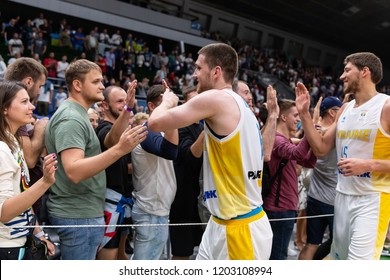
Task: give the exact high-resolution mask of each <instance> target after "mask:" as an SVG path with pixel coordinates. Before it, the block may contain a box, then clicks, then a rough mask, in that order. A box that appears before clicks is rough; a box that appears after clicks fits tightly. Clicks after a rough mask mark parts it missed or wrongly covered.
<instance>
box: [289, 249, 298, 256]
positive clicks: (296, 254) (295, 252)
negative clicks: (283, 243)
mask: <svg viewBox="0 0 390 280" xmlns="http://www.w3.org/2000/svg"><path fill="white" fill-rule="evenodd" d="M287 255H288V256H290V257H296V256H298V252H297V251H295V250H294V249H291V248H290V247H289V248H288V251H287Z"/></svg>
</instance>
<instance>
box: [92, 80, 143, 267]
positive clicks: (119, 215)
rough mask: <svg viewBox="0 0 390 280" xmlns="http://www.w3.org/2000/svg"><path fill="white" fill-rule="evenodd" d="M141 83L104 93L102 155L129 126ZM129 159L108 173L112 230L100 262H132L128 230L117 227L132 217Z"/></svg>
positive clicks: (106, 210) (99, 129)
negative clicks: (126, 252)
mask: <svg viewBox="0 0 390 280" xmlns="http://www.w3.org/2000/svg"><path fill="white" fill-rule="evenodd" d="M136 87H137V81H133V82H132V83H131V84H130V85H129V86H128V91H127V94H126V92H125V91H124V90H123V89H122V88H120V87H117V86H109V87H108V88H106V89H105V90H104V91H103V96H104V100H103V101H102V106H103V108H104V113H105V114H104V119H103V120H101V121H100V122H99V125H98V127H97V128H96V130H95V131H96V134H97V136H98V138H99V142H100V147H101V149H102V151H106V150H107V149H109V148H111V147H112V146H113V145H114V144H115V143H116V142H117V141H118V139H117V138H118V136H120V135H121V134H122V132H123V131H124V130H125V129H126V128H127V127H128V126H129V124H130V123H129V121H130V120H131V119H132V118H133V116H134V114H133V112H132V108H133V107H134V103H135V89H136ZM127 158H128V155H124V156H122V157H121V158H120V159H118V160H117V161H116V162H114V163H113V164H112V165H110V166H109V167H107V169H106V178H107V191H106V201H105V206H104V218H105V222H106V224H107V225H108V224H109V225H111V226H110V227H106V228H105V230H104V239H103V243H102V244H101V245H100V247H99V249H100V251H99V253H98V254H97V259H99V260H121V259H122V260H123V259H128V257H127V256H126V254H125V244H126V243H125V241H126V239H127V235H128V228H126V227H115V226H113V225H115V224H122V223H123V222H124V218H129V217H130V211H131V208H130V207H131V205H132V200H131V190H130V189H129V188H128V186H127V176H128V173H129V168H128V162H127Z"/></svg>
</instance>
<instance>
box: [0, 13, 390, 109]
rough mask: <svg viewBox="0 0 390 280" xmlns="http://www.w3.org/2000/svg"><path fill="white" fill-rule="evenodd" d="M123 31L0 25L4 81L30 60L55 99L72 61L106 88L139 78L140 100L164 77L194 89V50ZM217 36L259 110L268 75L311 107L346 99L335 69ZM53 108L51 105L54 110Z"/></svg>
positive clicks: (53, 23)
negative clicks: (11, 68)
mask: <svg viewBox="0 0 390 280" xmlns="http://www.w3.org/2000/svg"><path fill="white" fill-rule="evenodd" d="M3 18H4V15H3ZM122 33H124V32H123V31H121V30H120V29H117V30H115V31H114V32H113V33H112V34H110V31H109V29H108V28H107V27H105V26H104V25H102V24H99V25H96V26H94V27H93V28H92V29H91V30H84V28H83V27H81V26H78V27H75V26H72V25H71V22H68V20H67V19H66V18H62V19H60V20H56V19H48V18H46V17H45V14H44V13H43V12H41V13H39V14H38V15H37V16H36V18H30V19H26V20H22V19H21V17H20V16H13V17H12V18H9V19H7V20H3V21H2V22H1V37H2V38H3V40H4V45H5V46H6V48H5V49H3V50H4V51H3V50H2V52H3V53H2V55H3V56H2V57H3V58H4V59H2V58H0V61H1V62H2V60H4V63H1V62H0V63H1V67H0V78H1V75H2V73H3V72H4V71H5V70H4V69H3V68H4V67H5V66H6V65H7V64H9V63H12V61H14V60H15V59H16V58H18V57H20V56H31V57H33V58H35V59H37V60H38V61H41V62H42V63H43V64H44V66H45V67H46V68H47V69H48V72H49V78H50V79H51V80H52V82H53V84H54V86H55V93H54V96H53V98H54V97H55V95H56V93H57V89H58V87H59V86H63V85H64V73H65V69H66V67H67V66H68V65H69V63H70V62H71V61H74V60H77V59H78V58H87V59H89V60H91V61H94V62H96V63H97V64H98V65H99V66H100V67H101V69H102V71H103V75H104V76H105V77H104V80H105V81H106V82H105V85H106V86H107V85H113V84H115V85H118V86H121V87H123V88H124V89H126V85H127V84H128V82H131V81H133V80H138V81H139V86H138V88H137V96H138V97H139V98H140V99H142V100H143V99H144V97H145V96H146V91H147V89H148V88H149V87H150V86H152V85H154V84H160V83H161V81H162V80H163V79H165V80H166V81H167V82H168V84H169V86H170V87H171V88H172V89H173V90H174V92H175V93H176V94H178V95H179V96H181V94H182V89H183V88H184V87H187V86H192V85H194V80H193V78H192V74H193V73H194V71H195V64H194V59H193V54H192V53H191V52H185V51H184V50H181V48H180V46H179V44H177V45H176V46H175V47H171V46H170V47H168V46H167V45H166V44H165V43H164V41H163V40H162V39H161V38H156V39H155V40H154V41H153V42H149V41H147V40H145V39H144V38H143V37H142V36H134V33H133V32H132V31H131V30H127V33H126V34H122ZM214 33H215V34H214ZM214 33H212V34H210V36H209V37H210V38H213V39H215V40H221V41H224V42H226V43H229V44H231V45H232V46H233V47H234V48H235V49H236V50H237V53H238V55H239V77H237V78H238V79H240V80H243V81H245V82H247V83H248V86H249V88H250V90H251V92H252V94H253V100H254V105H255V106H256V107H257V108H260V107H261V105H262V103H263V102H264V101H265V100H266V96H265V88H264V84H262V83H261V77H262V75H263V74H264V73H267V74H271V75H274V76H275V77H277V78H278V79H279V80H280V81H283V82H284V83H285V84H287V85H288V86H289V87H290V89H291V91H293V90H294V88H295V86H296V84H297V82H302V83H304V84H305V85H307V86H308V89H309V91H310V95H311V97H312V104H313V106H314V104H316V102H317V101H318V99H319V97H320V96H322V97H323V98H325V97H327V96H336V97H338V98H339V99H341V100H343V97H344V96H343V85H342V82H341V81H340V80H339V79H338V73H336V72H334V71H333V70H332V69H331V68H329V67H328V68H327V69H323V68H321V67H319V66H311V65H307V64H306V63H305V61H304V59H302V58H299V57H293V56H289V55H288V54H286V53H282V52H281V51H279V50H274V49H268V48H260V47H256V46H254V45H252V44H249V43H247V42H246V41H244V40H240V39H238V38H233V39H227V38H226V36H225V35H224V34H223V33H221V32H214ZM211 35H212V36H211ZM7 58H8V59H7ZM68 59H69V60H68ZM379 91H382V92H385V93H387V94H389V93H390V86H383V87H382V88H381V89H379ZM281 97H284V96H281ZM142 107H143V108H146V106H142ZM54 109H55V106H54V103H53V106H51V110H52V111H53V110H54Z"/></svg>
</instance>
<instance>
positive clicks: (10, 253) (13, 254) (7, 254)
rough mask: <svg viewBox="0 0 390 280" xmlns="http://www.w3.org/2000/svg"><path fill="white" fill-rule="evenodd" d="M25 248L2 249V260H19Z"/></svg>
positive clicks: (0, 253)
mask: <svg viewBox="0 0 390 280" xmlns="http://www.w3.org/2000/svg"><path fill="white" fill-rule="evenodd" d="M20 249H23V247H13V248H0V260H18V259H19V253H20Z"/></svg>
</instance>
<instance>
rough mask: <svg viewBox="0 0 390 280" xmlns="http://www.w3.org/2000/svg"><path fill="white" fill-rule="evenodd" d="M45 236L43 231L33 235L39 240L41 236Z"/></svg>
mask: <svg viewBox="0 0 390 280" xmlns="http://www.w3.org/2000/svg"><path fill="white" fill-rule="evenodd" d="M44 235H45V232H44V231H43V230H41V231H40V232H38V233H37V234H35V237H36V238H40V237H42V236H44Z"/></svg>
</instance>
